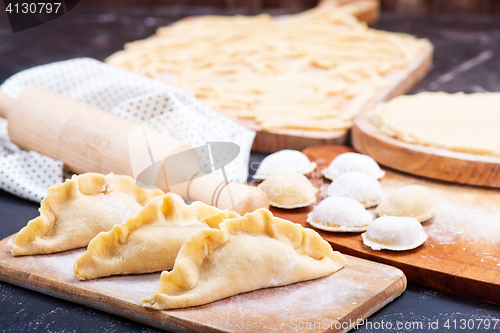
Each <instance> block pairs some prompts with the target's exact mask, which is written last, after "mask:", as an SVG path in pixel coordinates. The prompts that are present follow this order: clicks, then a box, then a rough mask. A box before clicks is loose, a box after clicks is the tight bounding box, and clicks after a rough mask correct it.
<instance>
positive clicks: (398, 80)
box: [221, 43, 433, 153]
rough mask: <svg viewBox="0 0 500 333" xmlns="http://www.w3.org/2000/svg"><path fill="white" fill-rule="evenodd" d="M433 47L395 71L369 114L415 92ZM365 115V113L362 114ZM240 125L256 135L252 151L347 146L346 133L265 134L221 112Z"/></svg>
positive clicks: (288, 131)
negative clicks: (384, 103) (379, 106)
mask: <svg viewBox="0 0 500 333" xmlns="http://www.w3.org/2000/svg"><path fill="white" fill-rule="evenodd" d="M432 54H433V47H432V44H430V43H428V45H427V48H426V49H425V50H424V51H423V52H422V54H421V55H420V58H419V59H418V60H416V61H415V62H414V63H413V64H412V65H411V66H409V67H408V68H406V69H401V70H397V71H393V72H391V73H390V74H389V75H388V78H389V80H390V82H392V84H391V85H390V86H389V87H388V88H387V89H385V90H383V91H381V92H380V94H379V96H378V98H377V99H376V101H375V102H373V103H372V104H370V105H368V106H367V110H368V109H371V108H373V107H374V105H375V104H377V103H379V102H383V101H388V100H390V99H392V98H394V97H397V96H399V95H403V94H405V93H407V92H408V91H410V90H411V88H413V86H414V85H415V84H417V82H419V81H420V80H421V79H422V78H423V77H424V76H425V75H426V74H427V72H428V71H429V70H430V68H431V66H432ZM362 112H365V111H362ZM221 113H222V114H224V115H225V116H227V117H229V118H231V119H232V120H233V121H235V122H237V123H238V124H240V125H243V126H245V127H248V128H250V129H253V130H254V131H256V132H257V134H256V136H255V140H254V142H253V146H252V151H258V152H265V153H274V152H276V151H279V150H282V149H295V150H303V149H305V148H307V147H310V146H313V145H326V144H330V145H334V144H335V145H340V144H345V143H347V142H348V139H349V135H348V131H347V130H339V131H319V130H301V129H272V130H269V131H265V130H263V129H262V127H261V126H260V125H259V124H257V123H256V122H255V121H254V120H252V119H241V118H238V117H236V116H235V113H234V112H232V111H227V112H224V111H222V112H221Z"/></svg>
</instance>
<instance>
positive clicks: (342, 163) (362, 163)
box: [323, 153, 385, 180]
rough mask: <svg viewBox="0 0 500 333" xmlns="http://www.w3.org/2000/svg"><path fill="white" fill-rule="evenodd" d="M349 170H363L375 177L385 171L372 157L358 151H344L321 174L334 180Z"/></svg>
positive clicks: (380, 175) (379, 176)
mask: <svg viewBox="0 0 500 333" xmlns="http://www.w3.org/2000/svg"><path fill="white" fill-rule="evenodd" d="M350 171H360V172H364V173H367V174H369V175H371V176H372V177H375V178H377V179H380V178H382V177H384V175H385V172H384V171H383V170H382V169H380V167H379V166H378V164H377V162H375V160H374V159H373V158H371V157H370V156H367V155H363V154H358V153H344V154H341V155H339V156H337V157H335V159H334V160H333V161H332V163H330V165H329V166H328V168H326V169H325V170H323V175H324V176H325V177H326V178H328V179H331V180H334V179H335V178H337V177H338V176H340V175H342V174H344V173H346V172H350Z"/></svg>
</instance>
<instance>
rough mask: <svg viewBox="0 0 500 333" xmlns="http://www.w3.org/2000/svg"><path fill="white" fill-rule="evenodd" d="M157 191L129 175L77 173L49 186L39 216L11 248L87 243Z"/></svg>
mask: <svg viewBox="0 0 500 333" xmlns="http://www.w3.org/2000/svg"><path fill="white" fill-rule="evenodd" d="M158 195H163V192H162V191H161V190H148V189H143V188H141V187H139V186H137V185H136V183H135V181H134V179H133V178H131V177H128V176H118V175H113V174H109V175H107V176H105V175H102V174H98V173H86V174H83V175H79V176H77V175H74V176H73V177H71V179H68V180H66V181H65V182H64V183H62V184H57V185H54V186H51V187H50V188H49V189H48V190H47V196H46V197H45V198H44V199H43V200H42V202H41V207H40V209H39V210H40V216H39V217H37V218H35V219H33V220H31V221H29V222H28V224H27V225H26V226H25V227H24V228H22V229H21V230H20V231H19V233H18V234H17V236H16V238H15V239H14V242H13V243H12V244H11V245H10V249H11V252H12V254H13V255H14V256H21V255H33V254H44V253H54V252H61V251H65V250H70V249H76V248H80V247H84V246H87V245H88V243H89V242H90V240H91V239H92V238H94V236H95V235H97V234H98V233H99V232H101V231H108V230H110V229H111V228H112V227H113V226H114V225H115V224H118V223H121V222H123V221H124V220H126V219H127V218H128V217H130V216H134V215H136V214H137V213H138V212H139V211H140V210H141V209H142V207H143V206H144V205H146V203H147V202H148V201H149V200H150V199H152V198H154V197H156V196H158Z"/></svg>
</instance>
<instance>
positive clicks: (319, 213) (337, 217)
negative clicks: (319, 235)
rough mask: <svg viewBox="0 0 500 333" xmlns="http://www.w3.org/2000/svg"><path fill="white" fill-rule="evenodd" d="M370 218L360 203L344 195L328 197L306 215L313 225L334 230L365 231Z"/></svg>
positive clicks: (371, 218) (369, 214)
mask: <svg viewBox="0 0 500 333" xmlns="http://www.w3.org/2000/svg"><path fill="white" fill-rule="evenodd" d="M372 220H373V217H372V214H371V213H370V212H368V211H367V210H366V209H365V208H364V207H363V205H362V204H360V203H359V202H357V201H356V200H354V199H351V198H346V197H328V198H326V199H324V200H323V201H321V202H320V203H319V204H318V205H317V206H316V207H314V210H313V211H312V212H311V213H309V214H308V215H307V222H308V223H309V224H310V225H312V226H313V227H315V228H317V229H322V230H326V231H334V232H359V231H365V230H366V228H367V227H368V225H369V224H370V222H371V221H372Z"/></svg>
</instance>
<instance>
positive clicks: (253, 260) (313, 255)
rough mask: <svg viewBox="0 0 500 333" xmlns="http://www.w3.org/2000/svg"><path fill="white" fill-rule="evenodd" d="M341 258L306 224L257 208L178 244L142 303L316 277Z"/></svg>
mask: <svg viewBox="0 0 500 333" xmlns="http://www.w3.org/2000/svg"><path fill="white" fill-rule="evenodd" d="M345 262H346V260H345V258H344V257H343V256H342V254H340V253H339V252H336V251H333V250H332V247H331V246H330V244H328V242H326V241H325V240H324V239H322V238H321V237H320V236H319V235H318V233H316V232H315V231H314V230H312V229H307V228H303V227H302V226H300V225H299V224H296V223H293V222H290V221H287V220H283V219H280V218H276V217H273V215H272V214H271V212H270V211H268V210H266V209H259V210H256V211H255V212H253V213H248V214H246V215H245V216H243V217H240V218H235V219H228V220H225V221H224V222H223V223H221V224H220V230H216V229H210V230H201V231H198V232H197V233H196V234H194V235H193V236H192V237H191V238H189V239H188V240H187V241H186V242H185V243H184V245H183V246H182V248H181V250H180V252H179V255H178V256H177V260H176V261H175V266H174V269H173V270H172V271H170V272H163V273H162V274H161V277H160V286H159V288H157V289H156V291H155V292H154V293H153V294H152V295H151V296H150V297H149V298H147V299H144V300H143V301H142V304H143V306H145V307H149V308H153V309H156V310H166V309H175V308H185V307H189V306H196V305H202V304H207V303H210V302H213V301H216V300H219V299H222V298H225V297H229V296H233V295H236V294H240V293H244V292H247V291H252V290H257V289H262V288H268V287H277V286H284V285H287V284H291V283H295V282H299V281H306V280H312V279H317V278H320V277H323V276H326V275H329V274H331V273H333V272H335V271H337V270H339V269H341V268H342V267H343V266H344V264H345Z"/></svg>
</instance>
